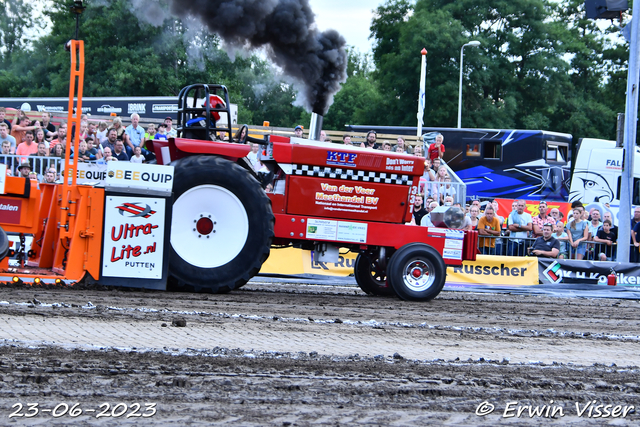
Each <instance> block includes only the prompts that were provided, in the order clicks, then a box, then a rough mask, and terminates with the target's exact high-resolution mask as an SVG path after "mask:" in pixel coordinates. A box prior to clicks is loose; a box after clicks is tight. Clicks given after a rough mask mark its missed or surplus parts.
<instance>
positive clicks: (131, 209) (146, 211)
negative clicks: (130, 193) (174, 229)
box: [116, 203, 156, 218]
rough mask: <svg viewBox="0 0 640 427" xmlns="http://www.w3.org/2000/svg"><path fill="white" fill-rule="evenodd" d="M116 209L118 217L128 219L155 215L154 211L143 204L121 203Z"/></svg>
mask: <svg viewBox="0 0 640 427" xmlns="http://www.w3.org/2000/svg"><path fill="white" fill-rule="evenodd" d="M116 209H118V211H119V212H120V215H122V216H126V217H129V218H139V217H142V218H149V217H150V216H151V215H153V214H154V213H156V211H152V210H151V207H150V206H149V205H145V204H144V203H123V204H122V205H120V206H117V207H116Z"/></svg>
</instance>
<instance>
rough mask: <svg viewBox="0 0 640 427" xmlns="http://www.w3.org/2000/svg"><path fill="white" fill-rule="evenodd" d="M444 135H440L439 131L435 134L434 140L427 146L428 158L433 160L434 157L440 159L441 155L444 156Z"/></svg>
mask: <svg viewBox="0 0 640 427" xmlns="http://www.w3.org/2000/svg"><path fill="white" fill-rule="evenodd" d="M443 141H444V136H442V134H441V133H439V134H438V135H437V136H436V142H434V143H433V144H431V145H430V146H429V156H428V157H429V158H430V159H431V160H435V159H441V158H442V156H444V144H443Z"/></svg>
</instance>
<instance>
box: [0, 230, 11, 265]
mask: <svg viewBox="0 0 640 427" xmlns="http://www.w3.org/2000/svg"><path fill="white" fill-rule="evenodd" d="M8 253H9V237H8V236H7V233H6V232H5V231H4V230H3V229H2V227H0V261H2V260H3V259H4V258H5V257H6V256H7V254H8Z"/></svg>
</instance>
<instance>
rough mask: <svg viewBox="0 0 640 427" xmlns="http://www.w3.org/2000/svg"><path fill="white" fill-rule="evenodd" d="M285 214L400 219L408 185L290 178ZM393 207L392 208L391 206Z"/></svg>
mask: <svg viewBox="0 0 640 427" xmlns="http://www.w3.org/2000/svg"><path fill="white" fill-rule="evenodd" d="M290 180H291V182H290V185H289V187H288V188H289V200H290V201H292V203H290V204H289V207H288V213H290V214H299V215H312V216H320V217H323V216H336V213H339V214H340V216H341V217H344V218H346V219H356V220H370V221H386V222H402V219H403V217H404V210H403V209H395V207H396V206H398V207H400V206H403V205H406V202H407V200H408V195H409V187H408V186H406V187H399V186H398V185H391V184H379V183H371V182H358V181H356V182H345V181H344V180H338V179H325V180H321V179H317V178H310V177H298V176H293V177H291V178H290ZM391 207H394V209H391Z"/></svg>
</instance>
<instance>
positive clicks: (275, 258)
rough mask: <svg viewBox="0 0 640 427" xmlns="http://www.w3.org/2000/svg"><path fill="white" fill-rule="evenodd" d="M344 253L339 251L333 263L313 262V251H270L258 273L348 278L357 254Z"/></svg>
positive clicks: (342, 250)
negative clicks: (338, 255)
mask: <svg viewBox="0 0 640 427" xmlns="http://www.w3.org/2000/svg"><path fill="white" fill-rule="evenodd" d="M344 252H346V249H341V250H340V257H339V259H338V262H337V263H334V262H322V261H317V260H315V259H314V252H313V251H303V250H302V249H294V248H285V249H272V250H271V254H270V255H269V259H267V261H266V262H265V263H264V264H263V265H262V269H260V273H266V274H285V275H287V274H292V275H294V274H320V275H323V276H349V275H350V274H353V266H354V264H355V262H356V257H357V256H358V254H357V253H353V252H348V253H344Z"/></svg>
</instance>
